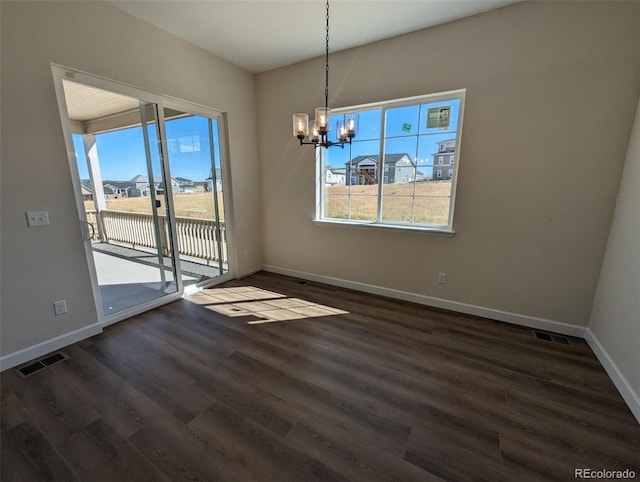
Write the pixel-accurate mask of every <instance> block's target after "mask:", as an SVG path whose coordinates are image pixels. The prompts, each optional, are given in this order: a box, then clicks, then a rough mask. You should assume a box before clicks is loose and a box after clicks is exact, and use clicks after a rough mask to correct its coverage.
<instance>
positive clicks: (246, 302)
mask: <svg viewBox="0 0 640 482" xmlns="http://www.w3.org/2000/svg"><path fill="white" fill-rule="evenodd" d="M188 299H189V301H192V302H194V303H196V304H199V305H201V306H204V307H206V308H207V309H209V310H211V311H215V312H216V313H220V314H221V315H225V316H228V317H230V318H239V317H242V318H249V319H250V320H249V321H246V323H247V324H249V325H257V324H261V323H274V322H277V321H289V320H302V319H305V318H316V317H320V316H332V315H345V314H348V313H349V312H348V311H344V310H339V309H337V308H332V307H330V306H326V305H322V304H319V303H313V302H312V301H306V300H303V299H300V298H289V297H287V296H285V295H283V294H280V293H276V292H274V291H267V290H263V289H260V288H256V287H253V286H240V287H234V288H210V289H206V290H203V291H201V292H199V293H196V294H194V295H191V296H189V298H188Z"/></svg>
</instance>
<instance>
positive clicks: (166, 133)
mask: <svg viewBox="0 0 640 482" xmlns="http://www.w3.org/2000/svg"><path fill="white" fill-rule="evenodd" d="M53 72H54V79H55V83H56V92H57V95H58V103H59V106H60V112H61V118H62V121H63V122H62V124H63V130H64V132H65V140H66V142H67V147H68V151H69V152H70V155H69V158H70V166H71V175H72V178H73V182H74V187H75V191H76V192H75V194H76V200H77V204H78V212H79V217H80V226H81V227H82V234H83V236H84V242H85V248H86V251H87V259H88V261H89V268H90V271H91V276H92V284H93V291H94V297H95V299H96V306H97V307H98V315H99V317H100V319H101V320H102V322H103V323H105V324H108V323H111V322H115V321H119V320H121V319H124V318H127V317H129V316H131V315H133V314H136V313H139V312H141V311H144V310H146V309H150V308H153V307H155V306H159V305H160V304H163V303H166V302H168V301H172V300H174V299H177V298H178V297H180V296H182V294H183V292H184V287H185V286H187V287H189V289H196V288H199V287H201V286H204V285H207V284H211V283H212V282H216V281H221V280H224V279H227V278H229V277H230V270H229V260H228V254H227V252H228V249H227V235H226V224H225V223H226V222H227V219H226V217H225V206H226V203H225V201H224V195H225V190H224V189H223V184H224V181H223V179H224V176H223V163H222V162H221V159H222V156H223V155H224V147H223V146H224V142H221V139H223V138H224V136H223V134H222V133H223V130H224V129H223V126H222V119H223V117H222V115H221V114H219V113H217V112H216V111H212V110H208V109H206V108H202V107H199V106H192V105H191V104H189V103H177V102H176V101H173V100H172V101H167V99H164V98H163V97H161V96H154V95H151V94H148V93H144V92H141V91H138V90H137V89H134V88H131V87H128V86H124V85H121V84H118V83H115V82H111V81H108V80H105V79H101V78H97V77H93V76H90V75H87V74H83V73H78V72H73V71H69V70H67V69H64V68H61V67H56V66H54V67H53ZM165 117H166V120H165ZM174 204H175V208H174Z"/></svg>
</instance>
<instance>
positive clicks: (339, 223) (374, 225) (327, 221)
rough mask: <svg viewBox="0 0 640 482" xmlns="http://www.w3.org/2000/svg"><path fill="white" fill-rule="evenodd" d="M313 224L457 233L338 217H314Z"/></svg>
mask: <svg viewBox="0 0 640 482" xmlns="http://www.w3.org/2000/svg"><path fill="white" fill-rule="evenodd" d="M313 224H316V225H318V226H327V227H329V226H331V227H333V226H339V227H348V228H363V229H380V230H384V231H389V230H391V231H403V232H413V233H424V234H433V235H436V236H453V235H455V234H456V232H455V231H453V230H452V229H445V228H435V227H431V226H411V225H402V224H385V223H375V222H365V223H357V222H353V221H341V220H338V219H314V220H313Z"/></svg>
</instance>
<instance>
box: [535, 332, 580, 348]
mask: <svg viewBox="0 0 640 482" xmlns="http://www.w3.org/2000/svg"><path fill="white" fill-rule="evenodd" d="M533 336H535V337H536V338H537V339H538V340H544V341H552V342H554V343H560V344H561V345H570V344H571V343H569V339H568V338H567V337H566V336H562V335H555V334H553V333H547V332H544V331H535V330H534V332H533Z"/></svg>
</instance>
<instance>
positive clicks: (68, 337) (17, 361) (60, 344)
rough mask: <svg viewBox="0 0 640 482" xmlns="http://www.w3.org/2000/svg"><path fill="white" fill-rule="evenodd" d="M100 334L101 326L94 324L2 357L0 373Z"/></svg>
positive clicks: (0, 358) (0, 359)
mask: <svg viewBox="0 0 640 482" xmlns="http://www.w3.org/2000/svg"><path fill="white" fill-rule="evenodd" d="M98 333H102V325H100V323H95V324H93V325H89V326H85V327H83V328H80V329H79V330H75V331H72V332H69V333H65V334H64V335H60V336H57V337H55V338H52V339H50V340H46V341H43V342H41V343H38V344H36V345H32V346H30V347H28V348H24V349H22V350H18V351H16V352H14V353H10V354H8V355H5V356H3V357H0V371H4V370H8V369H9V368H13V367H16V366H18V365H21V364H23V363H25V362H28V361H29V360H33V359H35V358H38V357H41V356H42V355H46V354H47V353H51V352H52V351H56V350H59V349H60V348H64V347H65V346H69V345H71V344H73V343H76V342H78V341H81V340H84V339H85V338H89V337H90V336H93V335H97V334H98Z"/></svg>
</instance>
